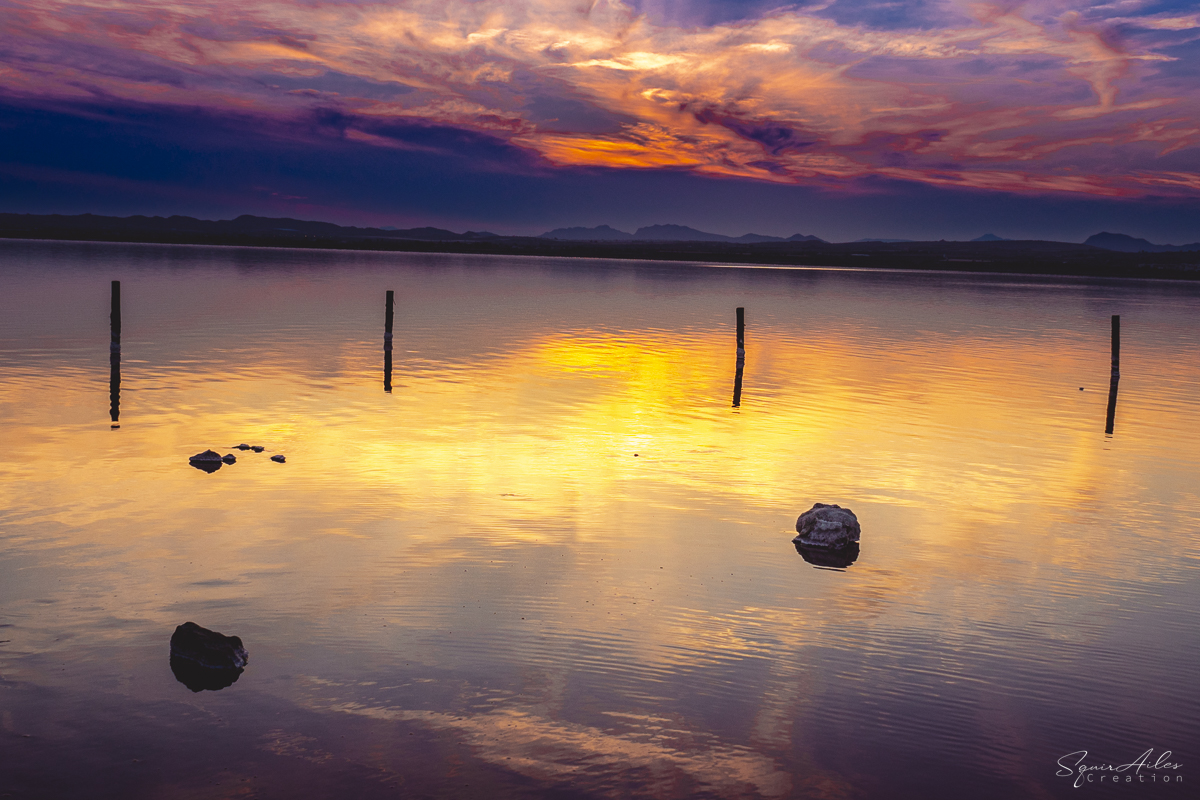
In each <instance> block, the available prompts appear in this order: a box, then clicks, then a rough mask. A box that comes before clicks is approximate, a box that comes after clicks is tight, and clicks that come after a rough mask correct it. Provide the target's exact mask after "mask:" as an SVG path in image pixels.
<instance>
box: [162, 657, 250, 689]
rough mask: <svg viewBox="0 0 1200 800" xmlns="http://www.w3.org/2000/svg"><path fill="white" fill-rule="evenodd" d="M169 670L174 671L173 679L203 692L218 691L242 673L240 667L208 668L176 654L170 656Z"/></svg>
mask: <svg viewBox="0 0 1200 800" xmlns="http://www.w3.org/2000/svg"><path fill="white" fill-rule="evenodd" d="M171 672H173V673H175V680H177V681H179V682H180V683H182V684H183V685H184V686H186V687H187V688H189V689H191V690H192V691H193V692H203V691H204V690H206V689H207V690H208V691H210V692H216V691H219V690H221V689H224V688H225V687H226V686H232V685H233V684H234V683H236V682H237V679H238V678H239V677H241V675H242V670H241V669H240V668H239V669H210V668H209V667H202V666H200V665H199V664H197V663H196V662H195V661H189V660H188V659H186V658H179V657H178V656H171Z"/></svg>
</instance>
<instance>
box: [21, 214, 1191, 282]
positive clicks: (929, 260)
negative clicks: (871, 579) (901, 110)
mask: <svg viewBox="0 0 1200 800" xmlns="http://www.w3.org/2000/svg"><path fill="white" fill-rule="evenodd" d="M601 227H603V226H601ZM656 228H657V230H654V231H653V232H656V233H658V234H659V235H668V234H670V235H680V231H682V232H683V233H684V234H686V233H688V232H689V231H692V230H694V229H691V228H684V227H683V226H656ZM664 228H666V229H667V230H665V231H664V230H663V229H664ZM585 230H586V229H585ZM593 231H594V229H593ZM618 233H619V232H618ZM696 233H699V234H702V235H707V236H710V237H714V238H715V240H701V241H695V240H693V241H687V240H682V241H681V240H677V239H642V240H638V239H633V238H630V239H621V240H610V241H597V240H594V239H590V240H586V241H585V240H559V239H543V238H537V237H524V236H497V235H495V234H492V233H486V232H480V233H476V232H472V231H467V232H465V233H455V232H453V231H448V230H444V229H441V228H410V229H407V230H384V229H382V228H356V227H352V226H340V225H334V224H332V223H328V222H315V221H308V220H297V219H290V218H269V217H254V216H243V217H238V218H237V219H233V220H215V221H212V220H198V219H195V218H192V217H124V218H120V217H103V216H97V215H94V214H78V215H74V216H62V215H54V214H49V215H35V214H0V238H7V239H56V240H63V241H91V242H144V243H157V244H206V245H233V246H243V247H246V246H248V247H294V248H322V249H339V250H377V251H390V252H418V253H478V254H483V253H488V254H493V255H502V256H515V255H523V256H524V255H530V256H555V257H571V258H590V259H604V258H612V259H631V260H639V261H647V260H649V261H659V262H672V261H673V262H681V263H680V264H679V267H678V268H679V269H689V268H694V267H695V266H696V265H710V266H711V265H716V264H722V263H725V264H737V265H740V266H749V265H754V264H764V265H766V264H770V265H781V266H811V267H855V268H859V269H861V268H864V267H865V268H869V269H877V270H881V271H886V270H894V269H905V270H954V271H966V272H999V273H1020V274H1032V275H1087V276H1095V277H1104V278H1116V277H1123V278H1172V279H1189V280H1197V279H1200V255H1197V254H1196V253H1195V252H1177V251H1182V250H1185V249H1187V248H1191V249H1193V250H1200V245H1184V246H1182V247H1173V246H1171V245H1162V246H1159V247H1170V248H1171V250H1170V251H1169V252H1143V251H1139V252H1129V253H1127V252H1116V251H1113V250H1108V249H1102V248H1100V247H1093V246H1090V245H1087V244H1073V243H1069V242H1044V241H988V242H947V241H938V242H879V241H875V242H861V241H860V242H846V243H841V244H837V243H830V242H823V241H821V240H820V239H817V238H816V237H815V236H801V235H799V234H797V235H796V236H793V237H791V239H790V240H784V241H778V240H774V241H772V239H775V237H755V236H754V235H750V236H744V237H739V239H734V238H733V237H719V238H717V237H718V234H704V232H703V231H696ZM591 235H594V233H593V234H591ZM1107 236H1109V237H1112V236H1114V234H1107ZM756 238H762V239H767V241H753V239H756ZM1131 239H1132V237H1118V238H1117V241H1119V242H1120V241H1124V242H1125V243H1126V244H1128V240H1131ZM1100 241H1106V240H1105V239H1101V240H1100ZM1133 242H1134V245H1133V246H1137V247H1144V246H1145V245H1144V244H1142V243H1141V242H1139V241H1137V240H1133ZM1146 244H1149V243H1146ZM1151 246H1154V245H1151ZM592 266H593V267H594V268H597V269H599V268H600V267H599V265H592Z"/></svg>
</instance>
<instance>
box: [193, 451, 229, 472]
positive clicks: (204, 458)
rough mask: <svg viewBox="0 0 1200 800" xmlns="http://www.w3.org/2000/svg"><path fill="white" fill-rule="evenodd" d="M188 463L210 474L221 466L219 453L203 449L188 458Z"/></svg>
mask: <svg viewBox="0 0 1200 800" xmlns="http://www.w3.org/2000/svg"><path fill="white" fill-rule="evenodd" d="M188 463H189V464H191V465H192V466H193V467H195V468H196V469H198V470H201V471H202V472H207V473H209V474H212V473H214V472H216V471H217V470H219V469H220V468H221V454H220V453H216V452H213V451H212V450H205V451H204V452H203V453H196V455H194V456H192V457H191V458H189V459H188Z"/></svg>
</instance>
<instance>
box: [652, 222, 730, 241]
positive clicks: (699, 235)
mask: <svg viewBox="0 0 1200 800" xmlns="http://www.w3.org/2000/svg"><path fill="white" fill-rule="evenodd" d="M633 238H634V239H637V240H639V241H643V242H729V241H732V238H731V237H729V236H722V235H721V234H719V233H707V232H705V231H698V230H696V229H695V228H689V227H688V226H686V225H649V226H647V227H645V228H638V229H637V233H635V234H633Z"/></svg>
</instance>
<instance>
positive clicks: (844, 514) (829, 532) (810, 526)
mask: <svg viewBox="0 0 1200 800" xmlns="http://www.w3.org/2000/svg"><path fill="white" fill-rule="evenodd" d="M796 533H797V534H798V535H797V536H796V538H795V539H793V540H792V541H793V542H795V543H796V544H802V545H805V546H806V547H823V548H827V549H830V550H840V549H841V548H843V547H849V546H850V545H851V544H854V543H856V542H858V537H859V534H860V533H861V529H860V528H859V526H858V517H856V516H854V512H853V511H851V510H850V509H848V508H842V507H841V506H838V505H827V504H825V503H814V504H813V507H812V508H810V509H809V510H808V511H805V512H804V513H803V514H801V515H800V518H799V519H797V520H796Z"/></svg>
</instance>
